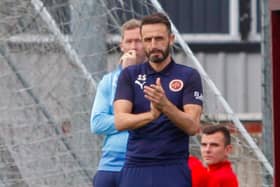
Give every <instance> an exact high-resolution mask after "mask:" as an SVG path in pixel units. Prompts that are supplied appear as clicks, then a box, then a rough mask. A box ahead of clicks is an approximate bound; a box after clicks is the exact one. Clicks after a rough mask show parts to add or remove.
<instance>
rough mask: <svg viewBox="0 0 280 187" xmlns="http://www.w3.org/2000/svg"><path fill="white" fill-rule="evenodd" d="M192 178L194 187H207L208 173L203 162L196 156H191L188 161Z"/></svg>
mask: <svg viewBox="0 0 280 187" xmlns="http://www.w3.org/2000/svg"><path fill="white" fill-rule="evenodd" d="M188 164H189V168H190V170H191V176H192V187H207V184H208V173H207V170H206V168H205V167H204V165H203V164H202V162H201V161H200V160H199V159H198V158H196V157H195V156H192V155H190V156H189V159H188Z"/></svg>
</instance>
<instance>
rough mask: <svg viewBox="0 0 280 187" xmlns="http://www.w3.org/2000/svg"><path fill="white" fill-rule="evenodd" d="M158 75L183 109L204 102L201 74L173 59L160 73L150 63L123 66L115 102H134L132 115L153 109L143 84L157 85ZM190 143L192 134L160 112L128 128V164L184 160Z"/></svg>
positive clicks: (165, 89)
mask: <svg viewBox="0 0 280 187" xmlns="http://www.w3.org/2000/svg"><path fill="white" fill-rule="evenodd" d="M158 77H160V80H161V85H162V86H163V89H164V91H165V94H166V96H167V98H168V99H169V100H170V101H171V102H172V103H173V104H174V105H176V106H177V108H179V109H180V110H183V106H184V105H185V104H198V105H202V84H201V78H200V75H199V73H198V72H197V71H196V70H195V69H193V68H191V67H188V66H185V65H181V64H176V63H175V62H174V61H171V63H170V64H168V65H167V66H166V67H165V68H164V69H163V70H162V71H161V72H156V71H154V70H153V69H152V67H151V66H150V65H149V63H148V62H146V63H143V64H138V65H133V66H129V67H128V68H126V69H124V70H123V71H122V72H121V74H120V76H119V79H118V85H117V90H116V95H115V101H116V100H119V99H125V100H129V101H131V102H132V103H133V108H132V113H133V114H138V113H143V112H147V111H150V101H149V100H148V99H146V98H144V92H143V86H144V85H150V84H155V82H156V78H158ZM188 146H189V136H188V135H187V134H186V133H184V132H183V131H182V130H181V129H179V128H178V127H177V126H176V125H175V124H173V123H172V122H171V121H170V120H169V119H168V118H167V116H165V115H163V114H161V115H160V117H159V118H158V119H156V120H154V121H152V122H150V123H149V124H148V125H146V126H144V127H141V128H138V129H135V130H129V138H128V145H127V153H126V163H125V165H126V166H129V165H130V166H135V165H136V166H137V165H142V166H143V165H145V164H146V165H154V164H158V163H168V162H172V163H174V162H176V161H181V160H185V159H186V158H187V157H188V154H189V148H188Z"/></svg>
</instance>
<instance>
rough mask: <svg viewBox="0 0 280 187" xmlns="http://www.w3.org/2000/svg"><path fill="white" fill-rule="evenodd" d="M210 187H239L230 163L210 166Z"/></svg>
mask: <svg viewBox="0 0 280 187" xmlns="http://www.w3.org/2000/svg"><path fill="white" fill-rule="evenodd" d="M208 175H209V180H208V187H238V180H237V177H236V175H235V173H234V172H233V170H232V168H231V163H230V162H229V161H224V162H221V163H218V164H214V165H210V166H208Z"/></svg>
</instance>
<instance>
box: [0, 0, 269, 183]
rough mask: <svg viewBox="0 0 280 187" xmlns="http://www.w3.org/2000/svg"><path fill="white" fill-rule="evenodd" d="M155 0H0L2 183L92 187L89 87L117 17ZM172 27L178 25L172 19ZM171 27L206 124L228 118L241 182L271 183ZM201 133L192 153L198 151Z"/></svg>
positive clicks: (97, 146)
mask: <svg viewBox="0 0 280 187" xmlns="http://www.w3.org/2000/svg"><path fill="white" fill-rule="evenodd" d="M157 3H158V2H157V1H147V0H143V1H133V0H108V1H107V0H1V1H0V16H1V20H0V187H90V186H92V177H93V175H94V174H95V172H96V168H97V165H98V161H99V158H100V151H101V146H102V137H99V136H97V135H94V134H91V132H90V123H89V119H90V112H91V107H92V102H93V98H94V96H95V91H96V85H97V84H98V81H99V80H100V78H101V77H102V75H103V74H104V73H106V72H108V71H110V70H112V69H113V68H114V67H115V65H116V62H117V58H118V57H119V49H118V47H117V45H118V40H119V29H120V25H121V24H122V23H123V22H124V21H126V20H128V19H130V18H132V17H134V18H141V17H142V16H143V15H146V14H148V13H151V12H154V11H156V10H157V11H162V10H161V7H160V6H159V5H160V4H157ZM174 28H175V27H174ZM174 31H175V33H176V36H177V39H178V43H177V45H176V46H175V51H176V52H174V56H175V58H176V59H178V62H180V63H185V64H187V65H190V66H193V67H195V68H197V69H198V70H199V71H200V73H201V74H202V77H203V83H204V92H205V105H204V114H203V123H205V124H218V123H222V124H225V125H228V126H229V127H230V128H231V130H232V132H233V133H232V135H233V139H234V147H235V151H234V153H233V154H232V157H231V160H232V161H233V163H234V170H235V171H236V173H237V174H238V178H239V181H240V187H251V186H255V187H261V186H271V183H267V181H270V180H264V179H267V178H269V179H271V175H272V171H271V166H270V164H269V163H268V162H267V161H266V159H265V157H263V155H262V152H261V151H260V150H259V148H258V147H257V146H256V145H257V142H256V141H255V140H254V139H252V138H251V136H250V135H249V134H248V133H247V132H246V130H245V129H243V128H242V124H239V123H240V122H239V121H238V119H237V118H236V117H235V115H234V113H232V112H231V110H230V108H229V106H228V105H227V104H226V102H225V101H224V100H223V97H222V96H221V95H220V94H219V92H218V90H216V87H215V85H214V84H213V83H212V82H211V80H210V79H209V78H208V76H207V74H206V73H205V72H204V70H203V68H202V67H201V66H200V65H199V62H198V61H197V59H196V58H195V57H194V56H193V55H192V53H191V52H190V51H189V49H188V47H187V46H186V44H185V43H184V42H182V40H180V35H179V33H177V32H176V28H175V30H174ZM198 152H199V151H198V139H197V138H192V144H191V153H192V154H194V155H197V156H199V153H198Z"/></svg>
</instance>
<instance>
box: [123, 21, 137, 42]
mask: <svg viewBox="0 0 280 187" xmlns="http://www.w3.org/2000/svg"><path fill="white" fill-rule="evenodd" d="M140 26H141V21H140V20H137V19H134V18H133V19H130V20H128V21H126V22H125V23H124V24H123V25H122V27H121V37H122V38H123V37H124V31H126V30H132V29H135V28H140Z"/></svg>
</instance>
